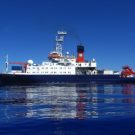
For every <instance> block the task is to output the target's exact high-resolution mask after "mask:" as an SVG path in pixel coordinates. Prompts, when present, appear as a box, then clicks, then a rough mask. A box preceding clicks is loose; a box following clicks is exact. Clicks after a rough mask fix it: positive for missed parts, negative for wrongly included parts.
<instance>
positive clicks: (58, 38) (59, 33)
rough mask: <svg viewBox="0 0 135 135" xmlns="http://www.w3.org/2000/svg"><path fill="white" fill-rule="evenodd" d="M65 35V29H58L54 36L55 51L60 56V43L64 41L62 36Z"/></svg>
mask: <svg viewBox="0 0 135 135" xmlns="http://www.w3.org/2000/svg"><path fill="white" fill-rule="evenodd" d="M65 35H67V32H65V31H58V32H57V36H56V52H58V53H59V54H60V56H62V51H63V49H62V44H63V42H64V36H65Z"/></svg>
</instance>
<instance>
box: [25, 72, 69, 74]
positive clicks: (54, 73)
mask: <svg viewBox="0 0 135 135" xmlns="http://www.w3.org/2000/svg"><path fill="white" fill-rule="evenodd" d="M27 73H31V72H27ZM32 73H37V74H39V73H45V74H49V72H32ZM56 73H57V72H51V74H56ZM62 73H64V74H66V73H67V72H59V74H62ZM57 74H58V73H57ZM68 74H71V72H68Z"/></svg>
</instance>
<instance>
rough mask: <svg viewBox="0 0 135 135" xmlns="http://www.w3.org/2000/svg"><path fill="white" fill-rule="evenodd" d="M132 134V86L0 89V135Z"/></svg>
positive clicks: (134, 125) (134, 88)
mask: <svg viewBox="0 0 135 135" xmlns="http://www.w3.org/2000/svg"><path fill="white" fill-rule="evenodd" d="M101 134H102V135H135V84H95V83H93V84H48V85H44V86H12V87H0V135H101Z"/></svg>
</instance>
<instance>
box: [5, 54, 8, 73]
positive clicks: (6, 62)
mask: <svg viewBox="0 0 135 135" xmlns="http://www.w3.org/2000/svg"><path fill="white" fill-rule="evenodd" d="M5 64H6V73H8V54H7V55H6V61H5Z"/></svg>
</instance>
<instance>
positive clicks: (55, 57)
mask: <svg viewBox="0 0 135 135" xmlns="http://www.w3.org/2000/svg"><path fill="white" fill-rule="evenodd" d="M48 58H49V59H59V58H62V56H61V55H60V54H59V53H58V52H51V53H50V54H49V55H48Z"/></svg>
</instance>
